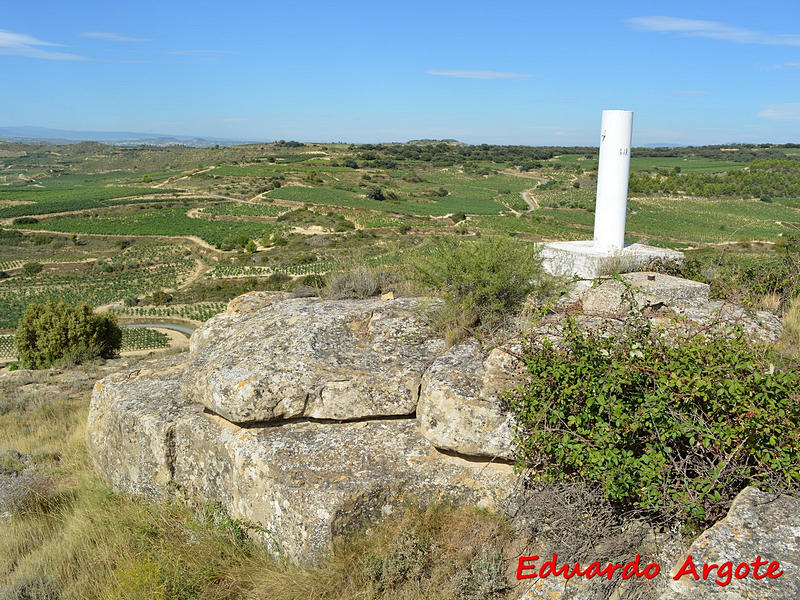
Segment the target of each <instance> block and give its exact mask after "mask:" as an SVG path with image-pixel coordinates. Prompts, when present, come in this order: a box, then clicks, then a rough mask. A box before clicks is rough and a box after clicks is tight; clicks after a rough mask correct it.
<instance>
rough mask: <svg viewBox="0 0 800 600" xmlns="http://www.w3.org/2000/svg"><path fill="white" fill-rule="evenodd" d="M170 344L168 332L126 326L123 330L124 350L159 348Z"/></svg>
mask: <svg viewBox="0 0 800 600" xmlns="http://www.w3.org/2000/svg"><path fill="white" fill-rule="evenodd" d="M167 346H169V336H168V335H167V334H166V333H162V332H160V331H156V330H155V329H147V328H144V327H137V328H133V327H126V328H124V329H123V330H122V351H123V352H127V351H130V350H158V349H159V348H166V347H167Z"/></svg>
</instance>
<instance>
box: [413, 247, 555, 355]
mask: <svg viewBox="0 0 800 600" xmlns="http://www.w3.org/2000/svg"><path fill="white" fill-rule="evenodd" d="M412 273H413V277H414V278H415V279H416V280H417V281H418V282H419V283H420V284H421V285H423V286H424V287H426V288H428V289H430V290H432V291H434V292H435V293H437V294H439V295H441V296H442V297H443V298H444V303H443V305H442V306H441V307H440V308H437V309H436V310H435V312H434V313H433V315H432V322H433V325H434V327H436V328H437V329H440V330H442V331H443V333H444V335H445V338H446V339H447V341H448V343H450V344H455V343H457V342H458V341H460V340H461V339H463V338H465V337H467V336H468V335H475V336H476V337H485V336H486V335H489V334H491V333H493V332H494V331H497V330H498V329H501V328H503V327H504V326H505V325H506V323H507V321H508V320H509V319H511V318H513V316H514V315H515V314H516V313H517V312H518V310H519V309H520V307H521V306H522V304H523V303H524V302H525V300H526V299H527V298H528V297H529V296H531V295H536V296H547V295H549V294H551V293H552V292H553V290H554V288H555V287H556V281H555V280H554V279H553V278H552V277H550V276H549V275H546V274H545V273H544V271H543V270H542V265H541V260H540V258H539V256H538V251H537V250H536V249H535V248H534V246H533V245H532V244H526V243H524V242H518V241H516V240H513V239H511V238H509V237H505V236H500V235H492V236H482V237H480V238H479V239H478V240H475V241H464V240H459V239H457V238H454V237H449V238H442V239H440V240H439V243H438V244H437V245H436V246H435V247H434V248H433V250H432V251H431V252H429V253H426V254H425V255H422V256H420V257H419V258H418V259H417V260H415V261H414V262H413V263H412Z"/></svg>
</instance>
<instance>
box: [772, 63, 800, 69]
mask: <svg viewBox="0 0 800 600" xmlns="http://www.w3.org/2000/svg"><path fill="white" fill-rule="evenodd" d="M775 68H776V69H800V61H798V62H785V63H783V64H782V65H775Z"/></svg>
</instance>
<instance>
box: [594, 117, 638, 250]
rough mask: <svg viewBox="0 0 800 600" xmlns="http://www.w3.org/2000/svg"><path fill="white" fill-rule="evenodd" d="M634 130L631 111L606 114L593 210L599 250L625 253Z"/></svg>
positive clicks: (595, 238) (595, 237) (601, 137)
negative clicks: (623, 250) (595, 200)
mask: <svg viewBox="0 0 800 600" xmlns="http://www.w3.org/2000/svg"><path fill="white" fill-rule="evenodd" d="M632 129H633V113H632V112H631V111H629V110H604V111H603V119H602V122H601V124H600V159H599V163H598V167H597V202H596V203H595V208H594V245H595V247H596V248H598V249H600V250H608V251H614V250H622V248H623V246H624V245H625V211H626V210H627V207H628V177H629V175H630V170H631V132H632Z"/></svg>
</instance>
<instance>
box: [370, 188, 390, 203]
mask: <svg viewBox="0 0 800 600" xmlns="http://www.w3.org/2000/svg"><path fill="white" fill-rule="evenodd" d="M367 198H369V199H370V200H385V199H386V196H385V195H384V194H383V190H382V189H381V188H379V187H378V186H373V187H371V188H368V189H367Z"/></svg>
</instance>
